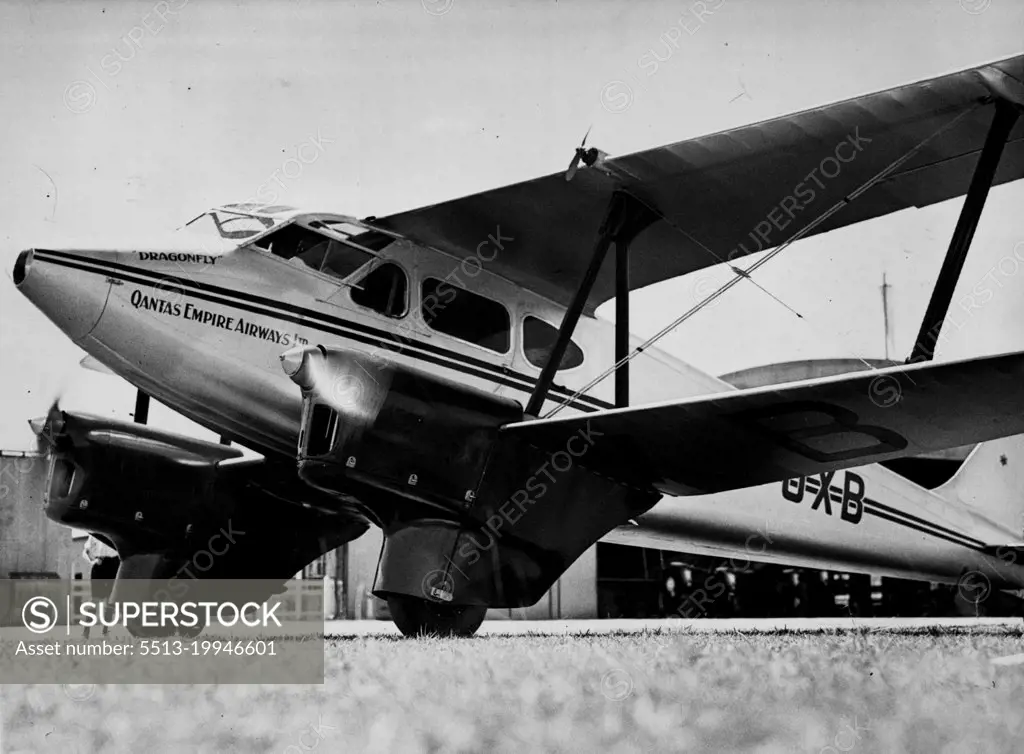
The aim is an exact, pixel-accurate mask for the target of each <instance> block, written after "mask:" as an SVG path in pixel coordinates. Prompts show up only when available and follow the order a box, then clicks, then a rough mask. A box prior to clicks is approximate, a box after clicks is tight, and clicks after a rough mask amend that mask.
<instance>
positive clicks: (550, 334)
mask: <svg viewBox="0 0 1024 754" xmlns="http://www.w3.org/2000/svg"><path fill="white" fill-rule="evenodd" d="M556 340H558V330H557V329H556V328H554V327H552V326H551V325H549V324H548V323H547V322H545V321H544V320H542V319H537V317H531V316H527V317H524V318H523V354H524V355H525V356H526V360H527V361H528V362H530V363H531V364H533V366H535V367H538V368H543V367H544V365H545V364H547V362H548V357H549V356H550V355H551V350H552V349H553V348H554V347H555V341H556ZM582 363H583V350H582V349H581V348H580V347H579V346H578V345H576V344H575V343H573V342H572V341H571V340H570V341H569V345H568V347H567V348H566V349H565V354H563V355H562V361H561V363H560V364H559V365H558V369H559V370H562V369H573V368H575V367H578V366H579V365H580V364H582Z"/></svg>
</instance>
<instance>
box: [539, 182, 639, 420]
mask: <svg viewBox="0 0 1024 754" xmlns="http://www.w3.org/2000/svg"><path fill="white" fill-rule="evenodd" d="M657 219H658V214H657V213H656V212H655V211H654V210H652V209H651V208H650V207H648V206H646V205H645V204H643V203H642V202H640V201H638V200H637V199H636V198H634V197H632V196H630V195H629V194H627V193H625V192H624V191H616V192H615V193H614V194H612V199H611V201H610V202H609V203H608V211H607V214H606V215H605V218H604V221H603V222H602V223H601V227H600V229H599V230H598V238H597V243H596V244H594V252H593V254H592V255H591V257H590V264H589V266H588V267H587V269H586V272H584V274H583V279H582V280H581V281H580V285H579V287H578V288H577V289H576V293H575V295H574V296H573V299H572V302H571V303H570V304H569V308H568V309H566V312H565V316H564V317H563V318H562V324H561V326H560V327H559V328H558V338H557V339H556V340H555V345H554V347H553V348H552V349H551V353H550V354H549V355H548V360H547V362H545V364H544V369H542V370H541V373H540V377H539V378H537V386H536V387H535V388H534V389H533V393H532V394H531V395H530V400H529V402H528V403H527V404H526V414H528V415H530V416H539V415H540V409H541V407H542V406H543V405H544V399H545V398H546V397H547V394H548V391H549V390H550V389H551V385H552V383H553V382H554V380H555V372H557V371H558V366H559V365H560V364H561V363H562V357H563V356H564V355H565V350H566V348H568V346H569V341H570V340H571V339H572V335H573V332H574V331H575V330H576V325H577V323H579V321H580V315H581V314H582V313H583V307H584V306H585V305H586V303H587V298H588V297H589V296H590V290H591V289H592V288H593V287H594V281H595V280H597V276H598V274H599V273H600V272H601V264H602V263H603V262H604V258H605V256H606V255H607V253H608V247H609V246H611V245H612V244H613V243H614V244H615V255H616V265H615V358H616V361H620V360H622V359H624V358H625V357H626V356H627V355H628V352H629V257H628V253H629V242H630V241H632V240H633V238H635V237H636V235H637V234H638V233H639V232H640V231H642V230H643V229H644V228H646V227H647V226H648V225H650V224H651V223H652V222H654V221H655V220H657ZM628 370H629V366H628V362H626V363H625V364H623V365H622V366H621V367H620V368H619V369H618V370H617V371H616V373H615V403H616V405H617V406H625V405H628V403H629V371H628Z"/></svg>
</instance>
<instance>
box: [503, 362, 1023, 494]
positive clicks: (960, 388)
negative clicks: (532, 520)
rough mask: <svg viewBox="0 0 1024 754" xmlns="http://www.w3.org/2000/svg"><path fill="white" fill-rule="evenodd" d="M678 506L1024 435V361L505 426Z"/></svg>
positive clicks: (832, 380)
mask: <svg viewBox="0 0 1024 754" xmlns="http://www.w3.org/2000/svg"><path fill="white" fill-rule="evenodd" d="M503 431H505V432H510V433H516V434H518V435H521V436H522V437H523V438H524V439H526V440H528V441H529V442H531V443H533V444H534V445H537V446H539V447H542V448H545V449H547V450H550V451H551V452H558V451H562V450H565V449H566V446H567V443H568V442H569V440H570V438H572V437H573V436H574V435H577V434H581V433H582V434H584V435H585V436H587V437H588V438H590V440H589V443H590V444H589V446H588V449H587V451H586V454H585V456H584V457H582V458H581V459H580V461H579V462H580V463H583V464H584V465H586V466H587V467H589V468H593V469H597V470H599V471H600V472H601V473H603V474H606V475H608V476H610V477H612V478H615V479H619V480H620V481H624V482H628V483H631V484H636V485H638V486H645V487H649V486H652V485H653V486H656V487H657V488H658V489H660V490H661V491H662V492H666V493H668V494H676V495H687V494H704V493H712V492H724V491H726V490H732V489H740V488H742V487H751V486H754V485H758V484H766V483H768V482H774V481H779V480H782V479H789V478H792V477H798V476H808V475H812V474H819V473H823V472H828V471H831V470H834V469H841V468H848V467H851V466H863V465H865V464H869V463H876V462H878V461H884V460H888V459H890V458H896V457H899V456H910V455H919V454H922V453H926V452H931V451H938V450H943V449H946V448H953V447H957V446H960V445H966V444H968V443H976V442H983V441H985V440H992V439H995V438H997V437H1006V436H1009V435H1016V434H1022V433H1024V352H1020V353H1012V354H1005V355H1002V356H991V357H985V358H980V359H970V360H964V361H955V362H946V363H942V364H932V363H919V364H914V365H910V366H907V367H889V368H887V369H881V370H877V371H870V372H861V373H858V374H854V375H842V376H838V377H827V378H823V379H818V380H808V381H806V382H794V383H786V384H784V385H776V386H771V387H765V388H754V389H749V390H738V391H735V392H729V393H722V394H719V395H714V396H708V397H700V398H690V399H686V400H682V401H674V402H671V403H659V404H652V405H648V406H639V407H636V408H621V409H612V410H608V411H599V412H596V413H591V414H584V415H582V416H570V417H566V418H562V417H556V418H551V419H540V420H536V421H531V422H521V423H517V424H511V425H508V426H507V427H505V428H504V429H503Z"/></svg>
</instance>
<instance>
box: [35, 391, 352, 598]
mask: <svg viewBox="0 0 1024 754" xmlns="http://www.w3.org/2000/svg"><path fill="white" fill-rule="evenodd" d="M43 431H44V432H45V436H46V438H47V439H48V441H49V445H50V451H51V452H50V467H49V474H48V479H47V489H46V495H45V513H46V515H47V517H48V518H50V519H52V520H53V521H56V522H58V523H61V524H65V525H67V526H72V527H75V528H79V529H84V530H86V531H90V532H93V533H96V534H98V535H100V536H102V537H103V538H104V539H106V540H107V541H109V542H110V543H111V544H113V546H114V547H115V548H116V549H117V551H118V554H119V556H120V557H121V560H122V565H121V570H120V571H119V573H118V577H119V579H120V578H123V577H127V578H171V577H175V576H178V577H186V578H221V579H224V578H242V579H259V578H262V579H281V580H285V579H288V578H291V577H292V576H293V575H294V574H295V573H296V572H297V571H298V570H300V569H301V568H302V567H303V566H305V565H306V564H307V563H309V562H310V561H312V560H313V559H314V558H316V557H317V556H318V555H320V554H321V553H323V552H325V551H327V550H329V549H333V548H334V547H337V546H340V545H341V544H343V543H345V542H347V541H349V540H351V539H353V538H355V537H357V536H359V535H360V534H362V533H363V532H364V531H366V529H367V528H368V523H367V522H366V520H365V518H364V517H362V516H360V515H358V513H357V512H354V511H352V510H350V509H345V508H344V507H342V506H340V505H338V504H337V501H335V500H333V499H332V498H329V497H327V496H325V495H322V494H321V493H318V492H317V491H315V490H312V489H310V488H309V487H308V486H307V485H305V484H303V483H302V482H301V481H299V480H298V479H297V478H296V476H295V471H294V466H293V465H292V464H291V463H290V462H285V463H281V462H279V461H277V460H275V459H269V458H268V459H252V460H249V459H244V458H243V457H242V453H241V451H240V450H238V449H237V448H233V447H229V446H224V445H220V444H218V443H212V442H206V441H203V440H198V439H195V438H191V437H186V436H183V435H178V434H175V433H171V432H166V431H163V430H159V429H156V428H153V427H147V426H145V425H141V424H136V423H133V422H126V421H120V420H116V419H109V418H105V417H98V416H91V415H88V414H80V413H72V412H68V411H56V412H54V413H53V414H52V415H51V416H50V417H49V418H48V420H47V424H46V426H45V427H44V429H43ZM311 503H316V504H317V507H313V506H312V505H311Z"/></svg>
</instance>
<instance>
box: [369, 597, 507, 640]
mask: <svg viewBox="0 0 1024 754" xmlns="http://www.w3.org/2000/svg"><path fill="white" fill-rule="evenodd" d="M387 599H388V608H389V609H390V610H391V617H392V619H394V621H395V625H396V626H398V630H399V631H401V632H402V633H403V634H404V635H405V636H424V635H428V636H443V637H447V636H472V635H473V634H475V633H476V630H477V629H478V628H480V624H481V623H483V622H484V616H485V615H486V614H487V607H486V606H485V605H448V604H445V603H443V602H434V601H433V600H425V599H421V598H419V597H410V596H409V595H406V594H389V595H388V598H387Z"/></svg>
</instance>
